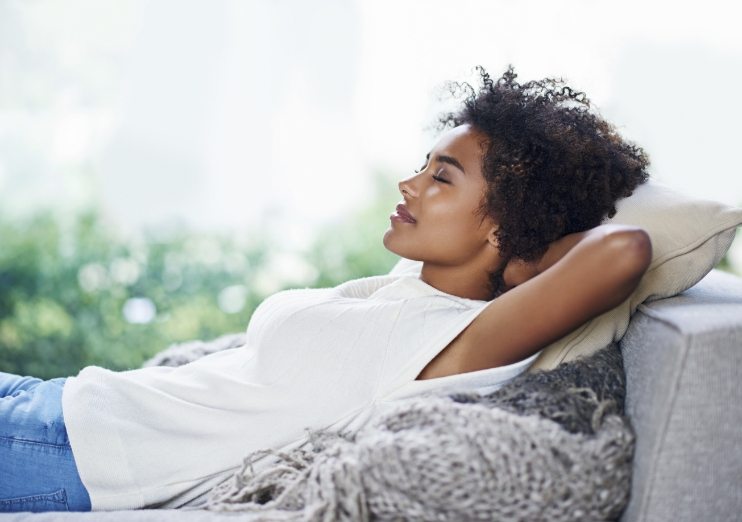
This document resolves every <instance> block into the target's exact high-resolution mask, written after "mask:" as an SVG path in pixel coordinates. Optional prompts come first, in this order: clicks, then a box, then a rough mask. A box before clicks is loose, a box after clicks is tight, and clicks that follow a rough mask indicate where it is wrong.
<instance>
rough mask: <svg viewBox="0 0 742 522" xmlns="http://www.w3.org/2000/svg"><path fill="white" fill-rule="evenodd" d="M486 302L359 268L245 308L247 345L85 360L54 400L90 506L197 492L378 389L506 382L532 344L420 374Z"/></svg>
mask: <svg viewBox="0 0 742 522" xmlns="http://www.w3.org/2000/svg"><path fill="white" fill-rule="evenodd" d="M486 305H487V301H478V300H472V299H465V298H461V297H457V296H453V295H449V294H446V293H444V292H441V291H440V290H437V289H436V288H434V287H432V286H430V285H428V284H427V283H425V282H424V281H422V280H421V279H420V278H419V276H417V275H409V274H407V275H385V276H374V277H366V278H361V279H356V280H352V281H348V282H346V283H343V284H341V285H339V286H336V287H334V288H315V289H309V288H305V289H295V290H284V291H282V292H278V293H277V294H274V295H272V296H271V297H269V298H268V299H266V300H265V301H263V302H262V303H261V304H260V306H259V307H258V308H257V309H256V310H255V312H254V313H253V315H252V317H251V319H250V322H249V325H248V328H247V340H246V344H245V346H242V347H238V348H232V349H229V350H223V351H220V352H216V353H212V354H210V355H207V356H204V357H202V358H200V359H198V360H196V361H193V362H191V363H189V364H186V365H183V366H179V367H147V368H140V369H136V370H130V371H121V372H115V371H111V370H107V369H105V368H101V367H98V366H88V367H86V368H83V369H82V370H81V371H80V373H79V374H78V375H77V376H76V377H69V378H68V379H67V381H66V383H65V386H64V389H63V395H62V409H63V414H64V420H65V424H66V427H67V432H68V435H69V439H70V445H71V447H72V451H73V454H74V457H75V461H76V463H77V467H78V471H79V473H80V477H81V479H82V482H83V484H84V485H85V487H86V488H87V490H88V493H89V494H90V500H91V504H92V509H93V510H94V511H100V510H118V509H138V508H142V507H162V508H176V507H182V506H184V505H194V502H196V503H197V502H198V501H199V500H201V499H203V498H204V497H205V495H206V494H207V493H208V491H209V490H210V489H211V488H212V487H214V486H215V485H217V484H218V483H220V482H222V481H224V480H225V479H228V478H229V477H230V476H231V475H232V474H233V473H234V472H235V471H238V470H239V469H240V468H241V465H242V461H243V458H244V457H245V456H246V455H248V454H249V453H251V452H252V451H254V450H258V449H266V448H272V449H281V450H284V451H289V450H290V449H292V448H294V447H297V446H300V445H302V444H304V443H305V442H306V441H307V437H306V434H307V433H306V430H307V429H308V428H311V429H320V428H331V429H333V430H353V429H358V428H359V427H360V426H362V425H363V422H365V420H366V419H367V418H368V417H369V415H370V412H371V411H372V410H373V408H374V406H375V405H376V404H379V403H383V402H386V401H391V400H396V399H400V398H404V397H409V396H412V395H418V394H424V393H442V392H445V391H448V390H451V389H460V388H478V389H482V390H484V391H490V390H492V389H494V388H497V387H499V386H502V384H504V383H505V382H507V381H509V380H511V379H512V378H514V377H515V376H516V375H518V374H520V373H522V372H524V371H525V370H526V369H527V368H528V366H530V364H531V363H532V362H533V361H534V360H535V358H536V357H537V356H538V353H536V354H533V355H532V356H530V357H528V358H527V359H525V360H523V361H520V362H518V363H515V364H511V365H508V366H503V367H499V368H492V369H488V370H482V371H477V372H471V373H467V374H461V375H454V376H449V377H442V378H438V379H427V380H422V381H415V378H416V377H417V375H418V374H419V373H420V372H421V371H422V369H423V368H424V367H425V366H427V364H428V362H430V361H431V360H432V359H433V358H434V357H435V356H436V355H437V354H438V353H439V352H440V351H441V350H442V349H443V348H445V347H446V346H447V345H448V344H449V343H450V342H451V341H452V340H453V339H454V338H455V337H456V336H457V335H458V334H459V333H460V332H461V331H462V330H463V329H464V328H466V327H467V326H468V325H469V324H470V323H471V321H473V320H474V318H475V317H476V316H477V315H478V314H479V313H480V312H481V311H482V310H483V309H484V308H485V307H486ZM264 464H265V465H268V461H267V460H266V462H265V463H264ZM254 467H255V469H256V470H258V469H260V466H259V465H255V466H254Z"/></svg>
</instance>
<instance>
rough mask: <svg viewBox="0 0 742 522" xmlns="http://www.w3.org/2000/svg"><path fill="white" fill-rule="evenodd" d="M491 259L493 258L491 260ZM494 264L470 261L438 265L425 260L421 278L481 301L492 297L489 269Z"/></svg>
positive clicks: (453, 293) (433, 284)
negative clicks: (464, 263) (463, 263)
mask: <svg viewBox="0 0 742 522" xmlns="http://www.w3.org/2000/svg"><path fill="white" fill-rule="evenodd" d="M490 261H491V260H490ZM492 266H494V265H492V264H485V263H476V262H475V263H468V264H466V265H455V266H452V265H436V264H433V263H430V262H427V261H426V262H424V263H423V267H422V270H421V272H420V279H422V280H423V281H424V282H425V283H427V284H429V285H430V286H432V287H433V288H437V289H438V290H440V291H441V292H445V293H447V294H451V295H455V296H458V297H463V298H466V299H476V300H479V301H489V300H491V299H492V296H491V292H490V285H489V275H488V270H491V268H490V267H492Z"/></svg>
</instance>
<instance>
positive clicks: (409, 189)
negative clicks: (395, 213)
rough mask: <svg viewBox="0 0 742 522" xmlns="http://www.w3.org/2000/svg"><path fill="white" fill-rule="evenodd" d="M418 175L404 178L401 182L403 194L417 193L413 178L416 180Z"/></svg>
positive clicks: (400, 186)
mask: <svg viewBox="0 0 742 522" xmlns="http://www.w3.org/2000/svg"><path fill="white" fill-rule="evenodd" d="M416 177H417V176H412V177H411V178H407V179H403V180H402V181H400V182H399V191H400V192H401V193H402V195H403V196H408V197H415V196H416V195H417V191H416V189H415V186H414V185H413V183H412V180H414V179H415V178H416Z"/></svg>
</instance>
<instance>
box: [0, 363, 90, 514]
mask: <svg viewBox="0 0 742 522" xmlns="http://www.w3.org/2000/svg"><path fill="white" fill-rule="evenodd" d="M65 380H66V378H64V377H59V378H56V379H49V380H47V381H45V380H42V379H37V378H34V377H22V376H19V375H12V374H9V373H4V372H0V512H3V511H33V512H38V511H90V497H89V496H88V492H87V490H86V489H85V486H83V484H82V482H81V481H80V476H79V474H78V472H77V466H76V464H75V459H74V457H73V456H72V449H71V448H70V441H69V438H68V437H67V430H66V428H65V426H64V417H63V416H62V387H63V386H64V382H65Z"/></svg>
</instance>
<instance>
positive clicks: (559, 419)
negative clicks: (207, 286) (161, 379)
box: [150, 336, 634, 522]
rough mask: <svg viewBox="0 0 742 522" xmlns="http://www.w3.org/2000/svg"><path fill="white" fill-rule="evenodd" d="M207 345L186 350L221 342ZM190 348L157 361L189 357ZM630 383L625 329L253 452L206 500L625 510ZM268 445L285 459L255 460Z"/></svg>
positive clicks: (285, 517)
mask: <svg viewBox="0 0 742 522" xmlns="http://www.w3.org/2000/svg"><path fill="white" fill-rule="evenodd" d="M236 342H239V338H237V337H235V336H231V337H224V338H221V340H218V341H217V343H216V344H217V345H218V344H219V343H221V344H222V345H226V346H228V345H229V344H230V343H236ZM195 346H197V345H194V344H191V345H190V347H186V350H181V352H180V353H181V355H182V353H184V352H187V351H188V350H190V354H191V355H194V354H196V356H197V354H198V352H205V353H209V350H208V349H204V348H203V346H202V347H201V348H200V349H198V350H194V347H195ZM212 348H213V346H212ZM211 351H214V350H211ZM163 353H165V352H163ZM177 353H178V350H177V349H172V350H171V353H170V354H169V355H168V356H161V357H160V359H159V361H154V362H155V363H156V362H159V363H164V364H168V362H169V363H170V364H171V365H177V364H182V363H184V362H187V360H183V358H182V357H181V359H178V358H177V357H176V356H175V354H177ZM201 354H202V355H203V354H204V353H201ZM186 358H187V356H186ZM173 361H177V362H173ZM152 363H153V361H150V364H152ZM624 394H625V377H624V372H623V362H622V357H621V352H620V349H619V347H618V345H617V344H615V343H613V344H611V345H609V346H607V347H606V348H604V349H602V350H600V351H598V352H596V353H594V354H593V355H591V356H589V357H585V358H582V359H578V360H575V361H571V362H568V363H564V364H562V365H560V366H559V367H557V368H555V369H553V370H550V371H537V372H534V373H525V374H522V375H520V376H518V377H517V378H516V379H514V380H513V381H511V382H510V383H508V384H507V385H505V386H504V387H502V388H500V389H499V390H496V391H494V392H492V393H490V394H488V395H484V396H481V395H479V394H477V393H472V392H467V391H462V392H457V393H453V394H449V395H448V396H432V397H431V396H428V397H413V398H408V399H402V400H398V401H394V402H392V403H389V404H388V405H387V406H386V407H384V408H382V409H380V410H379V411H377V412H376V413H375V414H374V415H373V416H372V418H371V420H370V421H369V422H368V423H367V424H366V425H365V426H364V427H363V428H362V429H361V430H360V431H358V432H357V433H331V432H325V431H321V430H320V431H316V432H309V443H308V444H306V445H304V446H302V447H300V448H297V449H295V450H293V451H291V452H289V453H286V454H283V453H280V452H276V451H272V450H263V451H257V452H254V453H252V454H250V455H247V456H246V457H245V459H244V462H243V466H242V469H241V470H240V471H239V472H237V473H235V474H234V475H233V476H232V477H231V479H230V480H227V481H225V482H223V483H222V484H220V485H219V486H217V487H215V488H214V489H213V490H212V491H211V492H210V495H209V498H208V501H207V503H206V508H207V509H210V510H215V511H239V512H243V514H244V515H245V516H246V517H249V518H246V519H249V520H261V521H365V520H389V521H392V520H411V521H412V520H419V521H430V520H440V521H448V520H450V521H457V522H460V521H468V520H472V521H475V520H482V521H484V520H487V521H493V520H504V521H530V522H533V521H539V520H544V521H546V520H548V521H560V520H565V521H566V520H569V521H573V520H591V521H597V520H616V519H618V518H619V517H620V515H621V513H622V511H623V509H624V507H625V506H626V504H627V503H628V499H629V491H630V481H631V469H632V458H633V451H634V432H633V430H632V429H631V426H630V424H629V421H628V418H626V417H625V416H624V415H623V408H624ZM266 454H269V455H271V456H272V457H273V458H274V459H275V465H272V466H270V467H268V468H267V469H264V470H262V471H261V472H258V473H256V472H254V471H253V469H252V466H251V463H252V462H254V461H255V460H256V459H258V458H260V457H261V456H265V455H266ZM253 517H257V518H253Z"/></svg>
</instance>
